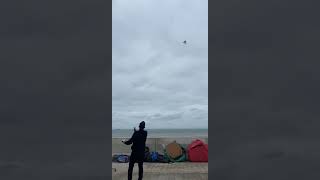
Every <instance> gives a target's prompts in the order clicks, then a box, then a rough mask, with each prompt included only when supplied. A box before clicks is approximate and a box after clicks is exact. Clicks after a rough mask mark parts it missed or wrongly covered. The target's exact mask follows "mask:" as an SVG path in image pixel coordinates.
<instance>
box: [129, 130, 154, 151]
mask: <svg viewBox="0 0 320 180" xmlns="http://www.w3.org/2000/svg"><path fill="white" fill-rule="evenodd" d="M147 134H148V133H147V131H145V130H141V129H140V130H138V131H135V132H134V133H133V135H132V137H131V138H130V139H129V140H128V141H126V142H124V143H125V144H126V145H130V144H132V146H131V149H132V153H133V154H136V155H138V156H144V151H145V147H146V140H147Z"/></svg>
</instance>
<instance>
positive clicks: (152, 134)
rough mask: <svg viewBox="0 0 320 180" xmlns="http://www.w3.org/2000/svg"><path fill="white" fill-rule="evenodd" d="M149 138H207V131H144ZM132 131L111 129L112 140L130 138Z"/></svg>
mask: <svg viewBox="0 0 320 180" xmlns="http://www.w3.org/2000/svg"><path fill="white" fill-rule="evenodd" d="M145 130H146V131H148V137H149V138H168V137H170V138H171V137H175V138H177V137H208V129H145ZM132 133H133V129H113V130H112V137H113V138H128V137H131V136H132Z"/></svg>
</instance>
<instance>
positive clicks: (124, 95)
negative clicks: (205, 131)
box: [112, 0, 208, 129]
mask: <svg viewBox="0 0 320 180" xmlns="http://www.w3.org/2000/svg"><path fill="white" fill-rule="evenodd" d="M207 3H208V2H207V0H197V1H194V0H173V1H172V0H162V1H155V0H135V1H130V0H113V1H112V11H113V12H112V118H113V120H112V126H113V128H115V129H118V128H119V129H123V128H132V127H137V125H138V123H139V122H140V121H141V120H144V121H146V123H147V128H207V125H208V6H207ZM184 40H187V45H184V44H183V43H182V42H183V41H184Z"/></svg>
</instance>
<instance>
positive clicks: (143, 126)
mask: <svg viewBox="0 0 320 180" xmlns="http://www.w3.org/2000/svg"><path fill="white" fill-rule="evenodd" d="M145 126H146V123H145V122H144V121H142V122H141V123H140V124H139V128H140V129H144V128H145Z"/></svg>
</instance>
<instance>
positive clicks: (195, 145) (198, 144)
mask: <svg viewBox="0 0 320 180" xmlns="http://www.w3.org/2000/svg"><path fill="white" fill-rule="evenodd" d="M163 147H164V150H163V154H161V153H159V152H155V151H150V148H149V147H146V148H145V157H144V162H157V163H172V162H186V161H189V162H208V144H205V143H204V142H203V141H201V140H199V139H197V140H194V141H192V143H191V144H189V145H186V146H185V145H181V144H179V143H177V142H176V141H173V142H171V143H169V144H167V145H166V146H164V145H163ZM129 159H130V156H129V155H123V154H120V155H114V156H113V157H112V161H113V162H119V163H127V162H129Z"/></svg>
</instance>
